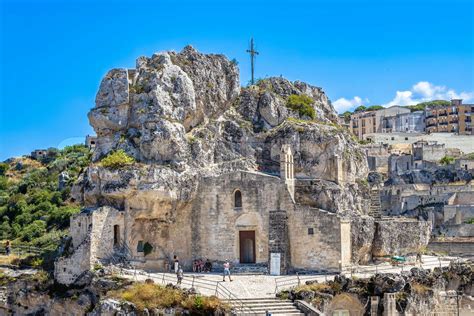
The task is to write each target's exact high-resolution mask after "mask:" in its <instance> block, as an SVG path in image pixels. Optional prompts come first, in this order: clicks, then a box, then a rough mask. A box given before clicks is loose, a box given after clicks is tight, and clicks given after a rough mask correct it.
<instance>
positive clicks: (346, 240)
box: [340, 219, 351, 268]
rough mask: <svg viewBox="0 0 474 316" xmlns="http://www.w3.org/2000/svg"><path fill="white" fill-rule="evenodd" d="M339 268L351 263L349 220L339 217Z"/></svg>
mask: <svg viewBox="0 0 474 316" xmlns="http://www.w3.org/2000/svg"><path fill="white" fill-rule="evenodd" d="M340 225H341V268H343V267H347V266H350V264H351V221H350V220H343V219H341V222H340Z"/></svg>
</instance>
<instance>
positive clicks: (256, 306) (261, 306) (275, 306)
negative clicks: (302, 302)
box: [230, 303, 295, 310]
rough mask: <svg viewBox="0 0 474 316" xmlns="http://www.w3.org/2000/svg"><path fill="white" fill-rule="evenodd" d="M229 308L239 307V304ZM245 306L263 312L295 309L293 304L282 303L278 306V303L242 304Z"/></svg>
mask: <svg viewBox="0 0 474 316" xmlns="http://www.w3.org/2000/svg"><path fill="white" fill-rule="evenodd" d="M230 305H231V306H236V307H239V306H241V305H240V304H230ZM244 305H245V306H247V307H250V308H252V309H263V310H266V309H269V308H270V309H287V308H295V305H294V304H293V303H282V304H278V303H270V304H266V303H261V304H257V303H254V304H244Z"/></svg>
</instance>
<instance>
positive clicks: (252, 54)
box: [247, 38, 258, 85]
mask: <svg viewBox="0 0 474 316" xmlns="http://www.w3.org/2000/svg"><path fill="white" fill-rule="evenodd" d="M247 53H249V54H250V67H251V71H252V79H251V81H250V82H251V83H252V85H253V84H254V83H255V81H254V76H253V74H254V67H255V66H254V65H255V55H258V52H257V51H256V50H255V49H254V47H253V38H251V39H250V49H247Z"/></svg>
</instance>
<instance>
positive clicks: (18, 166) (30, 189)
mask: <svg viewBox="0 0 474 316" xmlns="http://www.w3.org/2000/svg"><path fill="white" fill-rule="evenodd" d="M48 152H49V153H48V155H47V156H46V157H44V158H42V159H41V161H37V160H34V159H31V158H29V157H21V158H12V159H9V160H7V161H6V162H4V163H1V164H0V240H7V239H9V240H11V241H12V243H13V245H18V244H28V245H32V246H36V247H41V248H44V249H50V250H53V249H55V248H56V247H57V245H58V243H59V241H60V239H61V237H62V236H64V235H65V234H66V232H65V229H66V228H67V227H68V226H69V217H70V216H71V215H72V214H74V213H77V212H78V211H79V210H80V205H79V204H77V203H76V202H74V201H73V200H72V199H71V196H70V192H71V186H72V184H73V183H74V181H76V179H77V177H78V176H79V174H80V173H81V172H82V170H83V169H84V167H86V166H87V165H88V164H89V163H90V156H91V155H90V152H89V149H88V148H86V147H85V146H83V145H74V146H69V147H66V148H64V149H62V150H57V149H49V150H48ZM1 244H2V246H3V243H1Z"/></svg>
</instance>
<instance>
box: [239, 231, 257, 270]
mask: <svg viewBox="0 0 474 316" xmlns="http://www.w3.org/2000/svg"><path fill="white" fill-rule="evenodd" d="M239 243H240V263H255V231H254V230H243V231H239Z"/></svg>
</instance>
